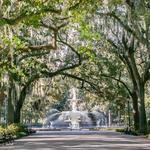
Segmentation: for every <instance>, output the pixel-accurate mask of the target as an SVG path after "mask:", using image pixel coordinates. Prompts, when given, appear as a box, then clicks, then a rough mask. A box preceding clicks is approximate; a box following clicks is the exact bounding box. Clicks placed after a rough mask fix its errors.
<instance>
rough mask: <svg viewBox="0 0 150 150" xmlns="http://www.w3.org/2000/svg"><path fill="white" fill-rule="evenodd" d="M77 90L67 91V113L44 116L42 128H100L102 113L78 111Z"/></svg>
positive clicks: (55, 112) (57, 112) (56, 112)
mask: <svg viewBox="0 0 150 150" xmlns="http://www.w3.org/2000/svg"><path fill="white" fill-rule="evenodd" d="M78 93H79V90H78V89H77V88H75V87H72V88H71V89H70V90H69V98H68V101H67V102H68V104H69V105H70V110H68V111H66V110H65V111H62V112H59V111H54V113H50V115H48V116H46V118H45V120H44V122H43V126H44V127H47V128H51V129H61V130H64V129H71V130H80V129H89V128H93V127H100V126H101V125H102V121H101V120H102V119H103V118H104V119H105V120H106V116H105V115H104V113H102V112H99V111H92V112H88V111H87V110H85V111H79V109H78V105H79V101H80V99H79V98H78ZM106 123H107V122H106Z"/></svg>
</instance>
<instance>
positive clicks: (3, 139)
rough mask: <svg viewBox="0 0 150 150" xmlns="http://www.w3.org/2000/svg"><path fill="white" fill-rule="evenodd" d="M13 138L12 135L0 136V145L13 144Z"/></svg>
mask: <svg viewBox="0 0 150 150" xmlns="http://www.w3.org/2000/svg"><path fill="white" fill-rule="evenodd" d="M13 141H14V138H13V135H12V134H10V133H7V134H6V133H4V134H0V144H4V145H5V144H6V143H13Z"/></svg>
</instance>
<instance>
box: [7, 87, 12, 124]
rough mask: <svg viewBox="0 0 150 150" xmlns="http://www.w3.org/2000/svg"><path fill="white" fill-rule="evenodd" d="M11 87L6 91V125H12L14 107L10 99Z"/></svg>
mask: <svg viewBox="0 0 150 150" xmlns="http://www.w3.org/2000/svg"><path fill="white" fill-rule="evenodd" d="M12 92H13V90H12V87H10V88H9V89H8V106H7V123H8V124H11V123H14V105H13V98H12Z"/></svg>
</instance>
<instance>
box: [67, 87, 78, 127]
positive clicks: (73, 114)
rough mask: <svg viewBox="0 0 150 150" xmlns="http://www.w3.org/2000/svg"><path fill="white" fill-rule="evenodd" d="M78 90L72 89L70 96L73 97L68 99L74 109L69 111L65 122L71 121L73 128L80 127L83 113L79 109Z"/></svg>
mask: <svg viewBox="0 0 150 150" xmlns="http://www.w3.org/2000/svg"><path fill="white" fill-rule="evenodd" d="M77 93H78V90H77V89H76V88H74V87H73V88H72V89H70V96H71V98H70V99H68V100H69V102H70V105H71V108H72V110H71V111H70V112H69V115H68V117H67V119H66V120H65V122H69V124H70V128H71V129H75V130H76V129H77V130H78V129H80V122H81V114H80V112H79V111H78V107H77V103H78V101H79V99H78V98H77Z"/></svg>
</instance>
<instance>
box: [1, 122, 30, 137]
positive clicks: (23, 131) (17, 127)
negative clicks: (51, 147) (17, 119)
mask: <svg viewBox="0 0 150 150" xmlns="http://www.w3.org/2000/svg"><path fill="white" fill-rule="evenodd" d="M31 133H33V132H31V131H30V130H28V128H27V127H26V126H24V125H22V124H10V125H8V126H7V127H4V126H0V135H4V134H10V135H12V136H13V137H14V138H19V137H22V136H26V135H29V134H31Z"/></svg>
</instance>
